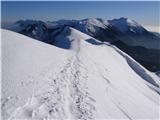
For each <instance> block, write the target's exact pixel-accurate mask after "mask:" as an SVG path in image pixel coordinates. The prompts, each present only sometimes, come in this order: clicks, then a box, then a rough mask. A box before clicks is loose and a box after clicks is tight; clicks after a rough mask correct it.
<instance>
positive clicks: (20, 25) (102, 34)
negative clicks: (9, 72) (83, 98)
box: [7, 17, 160, 72]
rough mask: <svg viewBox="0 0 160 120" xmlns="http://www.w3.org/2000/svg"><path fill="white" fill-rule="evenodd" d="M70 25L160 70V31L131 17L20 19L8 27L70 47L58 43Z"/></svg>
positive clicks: (149, 66) (153, 69)
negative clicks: (50, 20) (149, 29)
mask: <svg viewBox="0 0 160 120" xmlns="http://www.w3.org/2000/svg"><path fill="white" fill-rule="evenodd" d="M66 27H71V28H74V29H77V30H79V31H81V32H83V33H85V34H87V35H90V36H92V37H94V38H96V39H98V40H99V41H102V42H110V43H111V44H113V45H115V46H117V47H118V48H119V49H121V50H122V51H124V52H126V53H127V54H129V55H130V56H131V57H133V58H134V59H135V60H136V61H138V62H139V63H140V64H142V65H143V66H145V67H146V68H147V69H148V70H150V71H154V72H155V71H159V70H160V37H159V34H157V33H152V32H149V31H147V30H146V29H145V28H144V27H143V26H141V25H140V24H138V23H137V22H135V21H134V20H130V19H128V18H124V17H122V18H119V19H113V20H104V19H101V18H96V19H92V18H89V19H83V20H58V21H53V22H43V21H35V20H20V21H17V22H16V23H14V24H12V25H10V26H9V27H7V29H9V30H12V31H15V32H18V33H21V34H23V35H26V36H29V37H31V38H34V39H37V40H40V41H43V42H45V43H48V44H52V45H56V46H58V47H62V48H64V49H68V47H67V45H60V44H57V43H59V42H58V41H57V36H58V35H60V34H61V33H62V32H63V31H64V29H65V28H66ZM66 44H67V43H66Z"/></svg>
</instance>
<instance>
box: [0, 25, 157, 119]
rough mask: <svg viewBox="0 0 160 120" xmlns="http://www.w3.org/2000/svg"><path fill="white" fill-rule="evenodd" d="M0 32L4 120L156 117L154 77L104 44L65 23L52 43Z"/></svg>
mask: <svg viewBox="0 0 160 120" xmlns="http://www.w3.org/2000/svg"><path fill="white" fill-rule="evenodd" d="M1 31H2V58H3V59H2V68H3V69H2V75H3V76H2V78H3V79H2V117H3V119H4V120H5V119H9V120H13V119H82V120H83V119H84V120H86V119H158V118H159V113H158V110H159V94H158V93H159V91H158V90H159V78H158V77H157V76H156V75H154V74H153V73H151V72H149V71H147V70H146V69H145V68H143V67H142V66H141V65H139V64H138V63H137V62H136V61H134V60H133V59H132V58H131V57H129V56H128V55H126V54H125V53H123V52H121V51H120V50H119V49H117V48H116V47H114V46H112V45H110V44H109V43H101V42H99V41H97V40H96V39H94V38H92V37H90V36H88V35H86V34H84V33H82V32H80V31H78V30H75V29H73V28H71V27H66V28H65V29H64V31H63V32H62V34H60V35H59V36H57V37H56V45H57V47H56V46H51V45H48V44H45V43H42V42H40V41H36V40H34V39H31V38H29V37H26V36H23V35H21V34H18V33H15V32H11V31H8V30H1ZM64 41H67V43H68V44H67V45H68V46H67V47H66V46H63V45H64V43H65V42H64ZM65 45H66V44H65ZM59 47H62V48H66V49H62V48H59Z"/></svg>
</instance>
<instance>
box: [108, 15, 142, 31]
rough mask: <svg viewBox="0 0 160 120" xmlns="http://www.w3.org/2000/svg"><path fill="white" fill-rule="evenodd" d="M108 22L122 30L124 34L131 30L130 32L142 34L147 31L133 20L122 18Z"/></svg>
mask: <svg viewBox="0 0 160 120" xmlns="http://www.w3.org/2000/svg"><path fill="white" fill-rule="evenodd" d="M108 22H109V23H110V24H111V25H112V26H114V27H116V28H117V29H118V30H120V31H121V32H122V33H125V32H127V31H128V30H129V29H130V31H132V32H135V33H142V32H144V31H145V30H144V28H143V27H142V26H141V25H139V24H138V23H136V22H135V21H133V20H130V19H128V18H124V17H121V18H119V19H113V20H108Z"/></svg>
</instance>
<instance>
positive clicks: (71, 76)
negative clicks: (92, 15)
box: [2, 38, 157, 120]
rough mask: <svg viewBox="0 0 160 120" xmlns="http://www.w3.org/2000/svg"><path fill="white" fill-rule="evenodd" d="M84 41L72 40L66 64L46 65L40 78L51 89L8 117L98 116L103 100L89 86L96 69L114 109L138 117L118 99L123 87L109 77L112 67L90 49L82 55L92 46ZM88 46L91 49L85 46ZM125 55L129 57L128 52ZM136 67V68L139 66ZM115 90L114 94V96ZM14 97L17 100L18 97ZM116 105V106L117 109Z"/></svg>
mask: <svg viewBox="0 0 160 120" xmlns="http://www.w3.org/2000/svg"><path fill="white" fill-rule="evenodd" d="M81 42H82V40H80V38H79V39H76V40H75V41H73V42H72V45H73V46H71V52H73V54H72V56H70V57H68V59H67V61H66V62H65V63H62V64H61V66H58V68H56V67H55V66H54V65H55V64H53V63H51V64H50V65H49V67H46V68H44V69H43V70H42V71H41V72H40V73H39V77H40V78H41V79H42V78H43V79H44V80H45V84H46V85H47V87H48V88H47V89H45V91H43V92H42V90H36V92H35V93H33V95H32V97H30V98H28V100H27V102H26V103H25V104H24V105H22V106H19V107H17V108H16V109H15V110H14V112H13V113H12V114H11V116H10V117H9V119H8V120H22V119H23V120H24V119H25V120H53V119H54V120H56V119H58V120H62V119H73V120H87V119H96V117H97V116H96V115H97V113H98V112H97V111H98V107H97V105H98V102H100V101H101V100H99V101H98V99H96V100H95V99H94V98H95V97H93V96H92V95H93V93H92V94H91V93H90V92H91V90H89V89H88V81H91V80H92V78H89V75H91V73H92V71H94V72H96V73H97V74H98V76H100V77H99V78H100V81H98V82H102V83H104V88H105V89H104V90H105V91H106V93H105V94H107V95H105V97H107V99H105V100H107V102H109V103H111V104H113V109H112V110H116V111H120V114H123V115H124V116H123V118H124V117H125V118H126V119H130V120H131V119H132V118H134V115H132V114H131V112H129V111H127V109H126V108H125V107H124V104H120V102H119V100H117V98H118V96H119V95H120V94H119V93H120V92H121V91H118V90H120V89H117V92H115V91H114V90H113V88H114V89H116V86H115V84H114V81H111V80H110V77H107V75H108V72H109V70H108V68H107V67H105V65H104V66H103V64H99V62H97V61H95V60H94V57H92V54H91V55H90V53H87V52H85V53H84V54H82V52H83V51H87V49H88V48H87V47H88V46H89V45H88V44H87V45H86V43H85V45H84V44H83V43H82V44H81ZM83 42H84V41H83ZM75 46H76V47H75ZM81 47H83V48H81ZM85 47H86V48H87V49H85ZM97 47H98V46H97ZM102 47H103V46H102ZM84 49H85V50H84ZM102 49H103V48H102ZM113 49H114V50H115V51H116V52H118V53H119V54H122V53H120V52H119V51H118V50H116V49H115V48H114V47H113ZM91 50H92V49H91ZM93 52H94V51H93ZM93 54H94V53H93ZM122 56H123V57H124V58H126V57H125V56H124V55H122ZM82 57H86V58H87V59H89V60H88V61H89V63H91V65H93V67H94V69H93V70H92V68H91V69H90V68H89V67H90V66H86V64H88V63H85V62H88V61H85V60H84V58H83V59H82ZM95 58H96V57H95ZM126 59H127V58H126ZM129 59H130V58H129ZM127 62H128V61H127ZM128 64H129V63H128ZM129 66H130V67H131V68H132V69H133V67H134V66H135V65H132V66H133V67H132V66H131V65H130V64H129ZM89 69H90V70H89ZM133 70H134V71H136V70H135V69H133ZM140 70H141V69H140ZM141 71H142V70H141ZM94 72H93V73H94ZM140 75H142V76H141V77H142V78H144V77H145V78H147V80H146V81H147V82H150V81H153V80H150V79H152V78H150V77H148V76H149V75H148V76H144V75H147V74H146V73H144V74H141V73H140ZM33 77H34V76H33ZM34 79H35V78H34ZM36 79H38V78H36ZM46 81H47V82H46ZM25 84H26V83H23V84H22V85H23V86H25ZM35 84H36V83H35ZM37 84H38V83H37ZM126 84H127V83H126ZM154 84H156V83H154ZM42 86H43V83H42ZM45 87H46V86H45ZM38 89H43V88H38ZM102 90H103V89H102ZM100 92H101V90H100ZM100 92H97V93H100ZM114 92H115V93H114ZM122 92H124V91H122ZM112 93H113V96H111V94H112ZM114 94H115V96H114ZM116 94H117V95H116ZM127 94H128V93H127ZM124 95H125V94H124ZM143 95H144V96H145V97H147V98H148V99H149V100H150V101H153V102H154V103H155V104H156V103H157V102H156V101H154V98H151V97H150V96H148V95H147V94H143ZM131 98H132V96H131ZM131 98H130V99H131ZM14 99H15V101H16V99H18V97H17V98H14ZM128 100H129V99H128ZM97 101H98V102H97ZM6 102H7V100H6ZM96 102H97V103H96ZM3 103H5V102H3ZM104 103H105V102H104ZM2 107H3V106H2ZM107 107H108V108H107V109H109V107H110V106H109V105H108V106H107ZM114 107H115V108H116V109H114ZM110 108H111V107H110ZM107 109H105V110H107ZM106 114H107V117H108V116H109V117H110V116H112V115H113V114H111V112H109V113H107V112H106Z"/></svg>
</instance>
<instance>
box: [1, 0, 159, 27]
mask: <svg viewBox="0 0 160 120" xmlns="http://www.w3.org/2000/svg"><path fill="white" fill-rule="evenodd" d="M1 5H2V22H14V21H17V20H20V19H36V20H44V21H54V20H58V19H84V18H104V19H113V18H119V17H127V18H130V19H133V20H135V21H137V22H138V23H140V24H143V25H151V26H158V25H159V7H160V2H158V1H157V2H152V1H151V2H145V1H143V2H138V1H132V2H127V1H126V2H113V1H112V2H111V1H103V2H82V1H81V2H73V1H72V2H63V1H61V2H56V1H48V2H44V1H41V2H33V1H30V2H24V1H21V2H20V1H19V2H18V1H17V2H16V1H14V2H11V1H10V2H9V1H8V2H7V1H5V2H2V4H1Z"/></svg>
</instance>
